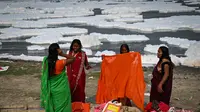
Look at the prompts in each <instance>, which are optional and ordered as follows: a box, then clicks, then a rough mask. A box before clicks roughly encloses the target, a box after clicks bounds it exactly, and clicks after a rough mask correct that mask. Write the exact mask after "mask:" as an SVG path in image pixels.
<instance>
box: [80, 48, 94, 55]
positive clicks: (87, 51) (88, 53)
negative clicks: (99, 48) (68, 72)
mask: <svg viewBox="0 0 200 112" xmlns="http://www.w3.org/2000/svg"><path fill="white" fill-rule="evenodd" d="M82 50H83V51H84V52H85V53H86V55H88V56H91V55H92V50H91V49H86V48H83V49H82Z"/></svg>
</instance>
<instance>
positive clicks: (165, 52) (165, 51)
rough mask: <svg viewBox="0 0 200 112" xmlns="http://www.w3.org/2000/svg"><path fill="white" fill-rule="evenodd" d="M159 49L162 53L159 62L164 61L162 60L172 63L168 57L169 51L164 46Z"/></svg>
mask: <svg viewBox="0 0 200 112" xmlns="http://www.w3.org/2000/svg"><path fill="white" fill-rule="evenodd" d="M159 49H160V50H161V51H162V56H161V58H160V60H159V62H161V61H162V59H164V58H165V59H168V60H169V61H170V62H172V61H171V57H170V56H169V49H168V48H167V47H165V46H160V47H159Z"/></svg>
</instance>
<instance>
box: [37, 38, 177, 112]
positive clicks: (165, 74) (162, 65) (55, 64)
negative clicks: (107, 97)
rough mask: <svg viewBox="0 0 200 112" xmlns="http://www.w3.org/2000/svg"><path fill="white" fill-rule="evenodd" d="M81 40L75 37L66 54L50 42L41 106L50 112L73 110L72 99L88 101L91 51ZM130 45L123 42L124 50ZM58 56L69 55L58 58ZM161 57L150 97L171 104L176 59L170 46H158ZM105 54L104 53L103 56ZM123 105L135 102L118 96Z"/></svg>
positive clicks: (43, 71) (122, 51) (43, 79)
mask: <svg viewBox="0 0 200 112" xmlns="http://www.w3.org/2000/svg"><path fill="white" fill-rule="evenodd" d="M81 49H82V44H81V41H80V40H78V39H74V40H73V41H72V43H71V46H70V51H69V53H68V54H65V53H63V52H62V50H61V49H60V47H59V45H58V44H57V43H53V44H51V45H50V46H49V51H48V52H49V54H48V56H47V57H44V59H43V63H42V78H41V95H40V97H41V106H42V107H43V108H44V109H45V111H46V112H71V111H72V106H71V103H72V102H83V103H84V102H85V84H86V82H85V81H86V74H85V69H90V68H91V67H90V65H89V63H88V59H87V55H86V53H85V52H84V51H82V50H81ZM129 51H130V50H129V47H128V45H127V44H123V45H121V47H120V54H123V53H128V52H129ZM58 56H63V57H66V59H60V60H59V59H58ZM157 57H158V58H159V61H158V63H157V65H156V66H155V68H154V70H153V78H152V80H151V82H152V86H151V93H150V101H153V100H157V101H162V102H164V103H166V104H169V101H170V96H171V90H172V74H173V67H174V65H173V63H172V61H171V59H170V57H169V51H168V48H167V47H164V46H162V47H160V48H159V49H158V53H157ZM102 58H103V57H102ZM118 100H119V102H122V104H123V105H127V106H131V102H130V100H129V99H128V98H126V97H124V98H118Z"/></svg>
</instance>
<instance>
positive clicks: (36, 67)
mask: <svg viewBox="0 0 200 112" xmlns="http://www.w3.org/2000/svg"><path fill="white" fill-rule="evenodd" d="M0 66H9V69H8V70H7V71H5V72H0V106H1V105H24V104H38V105H39V102H40V101H39V99H40V98H39V95H40V76H41V73H40V72H41V63H40V62H25V61H7V62H5V61H2V60H0ZM98 68H99V66H96V69H95V71H94V70H93V71H90V72H89V73H88V75H87V79H86V80H87V84H86V98H87V101H88V102H91V103H94V102H95V94H96V89H97V81H98V77H99V72H98ZM152 69H153V68H144V69H143V70H144V73H145V81H146V83H147V86H146V87H147V88H146V93H149V92H150V79H151V75H150V74H151V72H152ZM96 70H97V71H96ZM148 101H149V96H145V104H146V103H148ZM171 106H173V107H176V108H184V109H190V110H193V111H196V112H200V69H199V68H190V67H184V66H179V67H176V68H175V69H174V80H173V92H172V97H171Z"/></svg>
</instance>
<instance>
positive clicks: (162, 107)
mask: <svg viewBox="0 0 200 112" xmlns="http://www.w3.org/2000/svg"><path fill="white" fill-rule="evenodd" d="M158 106H159V108H160V110H161V111H162V112H167V111H168V110H169V109H170V107H169V105H167V104H165V103H164V102H160V103H159V104H158ZM145 111H146V112H151V111H155V110H154V109H153V108H152V102H149V103H148V104H147V106H146V107H145Z"/></svg>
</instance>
